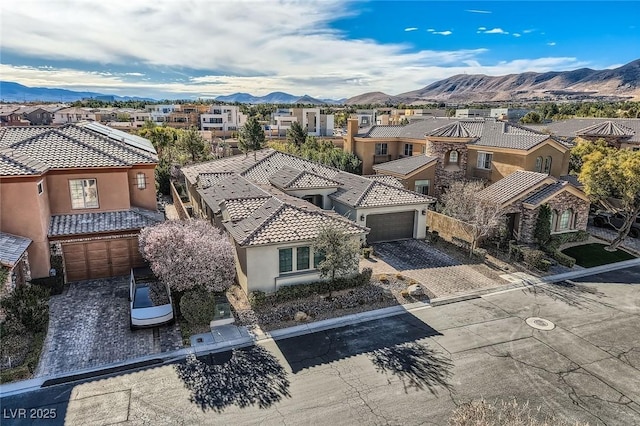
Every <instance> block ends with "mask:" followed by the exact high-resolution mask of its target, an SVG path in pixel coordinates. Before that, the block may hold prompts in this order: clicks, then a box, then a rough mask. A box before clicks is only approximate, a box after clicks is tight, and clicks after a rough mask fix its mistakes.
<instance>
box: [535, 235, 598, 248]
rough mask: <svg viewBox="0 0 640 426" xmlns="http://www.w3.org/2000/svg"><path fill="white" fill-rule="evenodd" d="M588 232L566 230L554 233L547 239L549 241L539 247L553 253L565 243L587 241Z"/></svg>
mask: <svg viewBox="0 0 640 426" xmlns="http://www.w3.org/2000/svg"><path fill="white" fill-rule="evenodd" d="M589 236H590V234H589V233H588V232H587V231H576V232H567V233H564V234H556V235H552V236H551V238H550V239H549V242H548V243H547V244H546V245H545V246H543V247H541V248H542V249H543V250H545V251H546V252H547V253H553V252H555V251H557V250H558V248H560V246H561V245H563V244H567V243H575V242H582V241H587V240H588V239H589Z"/></svg>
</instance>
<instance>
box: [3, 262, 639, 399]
mask: <svg viewBox="0 0 640 426" xmlns="http://www.w3.org/2000/svg"><path fill="white" fill-rule="evenodd" d="M632 266H640V258H639V259H632V260H626V261H623V262H618V263H611V264H608V265H601V266H596V267H593V268H585V269H581V270H579V271H572V272H565V273H562V274H557V275H550V276H547V277H539V278H536V279H535V280H532V281H527V282H526V285H538V284H545V283H553V282H558V281H565V280H570V279H574V278H581V277H586V276H590V275H597V274H600V273H603V272H610V271H615V270H618V269H625V268H629V267H632ZM524 285H525V282H524V281H522V280H521V281H519V282H515V283H509V284H505V285H502V286H498V287H493V288H488V289H481V290H477V291H474V292H470V293H466V294H460V295H454V296H447V297H439V298H434V299H431V300H430V301H429V302H428V303H427V302H415V303H410V304H406V305H395V306H389V307H386V308H381V309H376V310H372V311H365V312H360V313H357V314H349V315H345V316H341V317H336V318H329V319H326V320H320V321H315V322H312V323H309V324H300V325H296V326H293V327H287V328H282V329H279V330H273V331H270V332H264V331H262V330H260V328H258V330H257V332H253V333H252V335H249V336H246V337H241V338H238V339H233V340H227V341H224V342H219V343H209V344H205V345H198V346H191V347H188V348H182V349H178V350H175V351H171V352H164V353H156V354H152V355H148V356H145V357H140V358H135V359H132V360H127V361H121V362H117V363H113V364H108V365H103V366H100V367H96V368H88V369H84V370H78V371H76V372H73V373H72V374H64V375H58V376H43V377H38V378H35V379H29V380H23V381H20V382H15V383H7V384H3V385H0V396H1V397H7V396H11V395H17V394H21V393H25V392H29V391H33V390H37V389H41V388H45V387H49V386H55V385H60V384H65V383H72V382H76V381H80V380H86V379H91V378H97V377H102V376H108V375H111V374H115V373H122V372H126V371H133V370H137V369H142V368H148V367H152V366H158V367H160V366H163V365H167V364H171V363H174V362H177V361H181V360H183V359H185V358H186V357H187V356H188V355H196V356H198V355H205V354H208V353H217V352H223V351H227V350H231V349H236V348H242V347H247V346H251V345H253V344H255V343H257V342H261V341H266V340H283V339H288V338H291V337H296V336H301V335H304V334H311V333H315V332H319V331H325V330H330V329H335V328H340V327H344V326H348V325H354V324H359V323H363V322H367V321H373V320H377V319H382V318H387V317H391V316H396V315H400V314H403V313H407V312H413V311H416V310H420V309H426V308H433V307H438V306H443V305H449V304H453V303H458V302H464V301H467V300H474V299H480V298H481V297H482V296H483V295H490V294H492V293H501V292H505V291H510V290H515V289H519V288H522V287H523V286H524Z"/></svg>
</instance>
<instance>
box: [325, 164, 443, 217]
mask: <svg viewBox="0 0 640 426" xmlns="http://www.w3.org/2000/svg"><path fill="white" fill-rule="evenodd" d="M336 180H338V181H339V182H341V183H342V186H340V187H339V188H338V190H337V191H336V192H335V193H333V194H331V195H329V197H330V198H332V199H333V200H336V201H338V202H340V203H342V204H346V205H347V206H350V207H354V208H362V207H382V206H398V205H409V204H427V203H432V202H434V201H435V199H434V198H432V197H429V196H427V195H422V194H418V193H417V192H413V191H409V190H406V189H402V188H398V187H395V186H392V185H388V184H386V183H383V182H380V181H377V180H371V179H367V178H365V177H362V176H358V175H353V174H351V173H346V172H340V173H339V174H338V176H336Z"/></svg>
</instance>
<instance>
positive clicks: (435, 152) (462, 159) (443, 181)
mask: <svg viewBox="0 0 640 426" xmlns="http://www.w3.org/2000/svg"><path fill="white" fill-rule="evenodd" d="M452 150H456V151H458V165H459V168H458V170H445V156H446V154H447V152H449V151H452ZM425 154H426V155H428V156H429V157H437V158H438V163H437V164H436V173H435V182H434V184H433V187H434V195H435V196H436V197H440V195H442V188H443V187H444V188H446V187H448V186H449V185H450V184H451V182H454V181H457V180H464V178H465V175H466V170H467V157H468V156H467V144H466V142H442V141H435V142H434V141H431V140H429V139H427V146H426V152H425Z"/></svg>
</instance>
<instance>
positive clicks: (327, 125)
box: [270, 108, 334, 136]
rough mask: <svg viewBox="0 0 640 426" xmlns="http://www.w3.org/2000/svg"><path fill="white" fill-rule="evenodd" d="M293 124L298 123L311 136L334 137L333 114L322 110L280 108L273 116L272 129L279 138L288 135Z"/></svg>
mask: <svg viewBox="0 0 640 426" xmlns="http://www.w3.org/2000/svg"><path fill="white" fill-rule="evenodd" d="M293 122H298V123H300V125H301V126H302V128H303V129H305V130H306V131H307V134H308V135H309V136H332V135H333V126H334V124H333V122H334V116H333V114H325V113H324V112H323V111H322V109H321V108H279V109H277V110H276V111H275V112H274V113H273V115H272V122H271V125H270V127H271V129H270V130H272V131H273V130H275V131H276V135H277V136H283V135H286V133H287V130H289V129H290V128H291V125H292V124H293Z"/></svg>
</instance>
